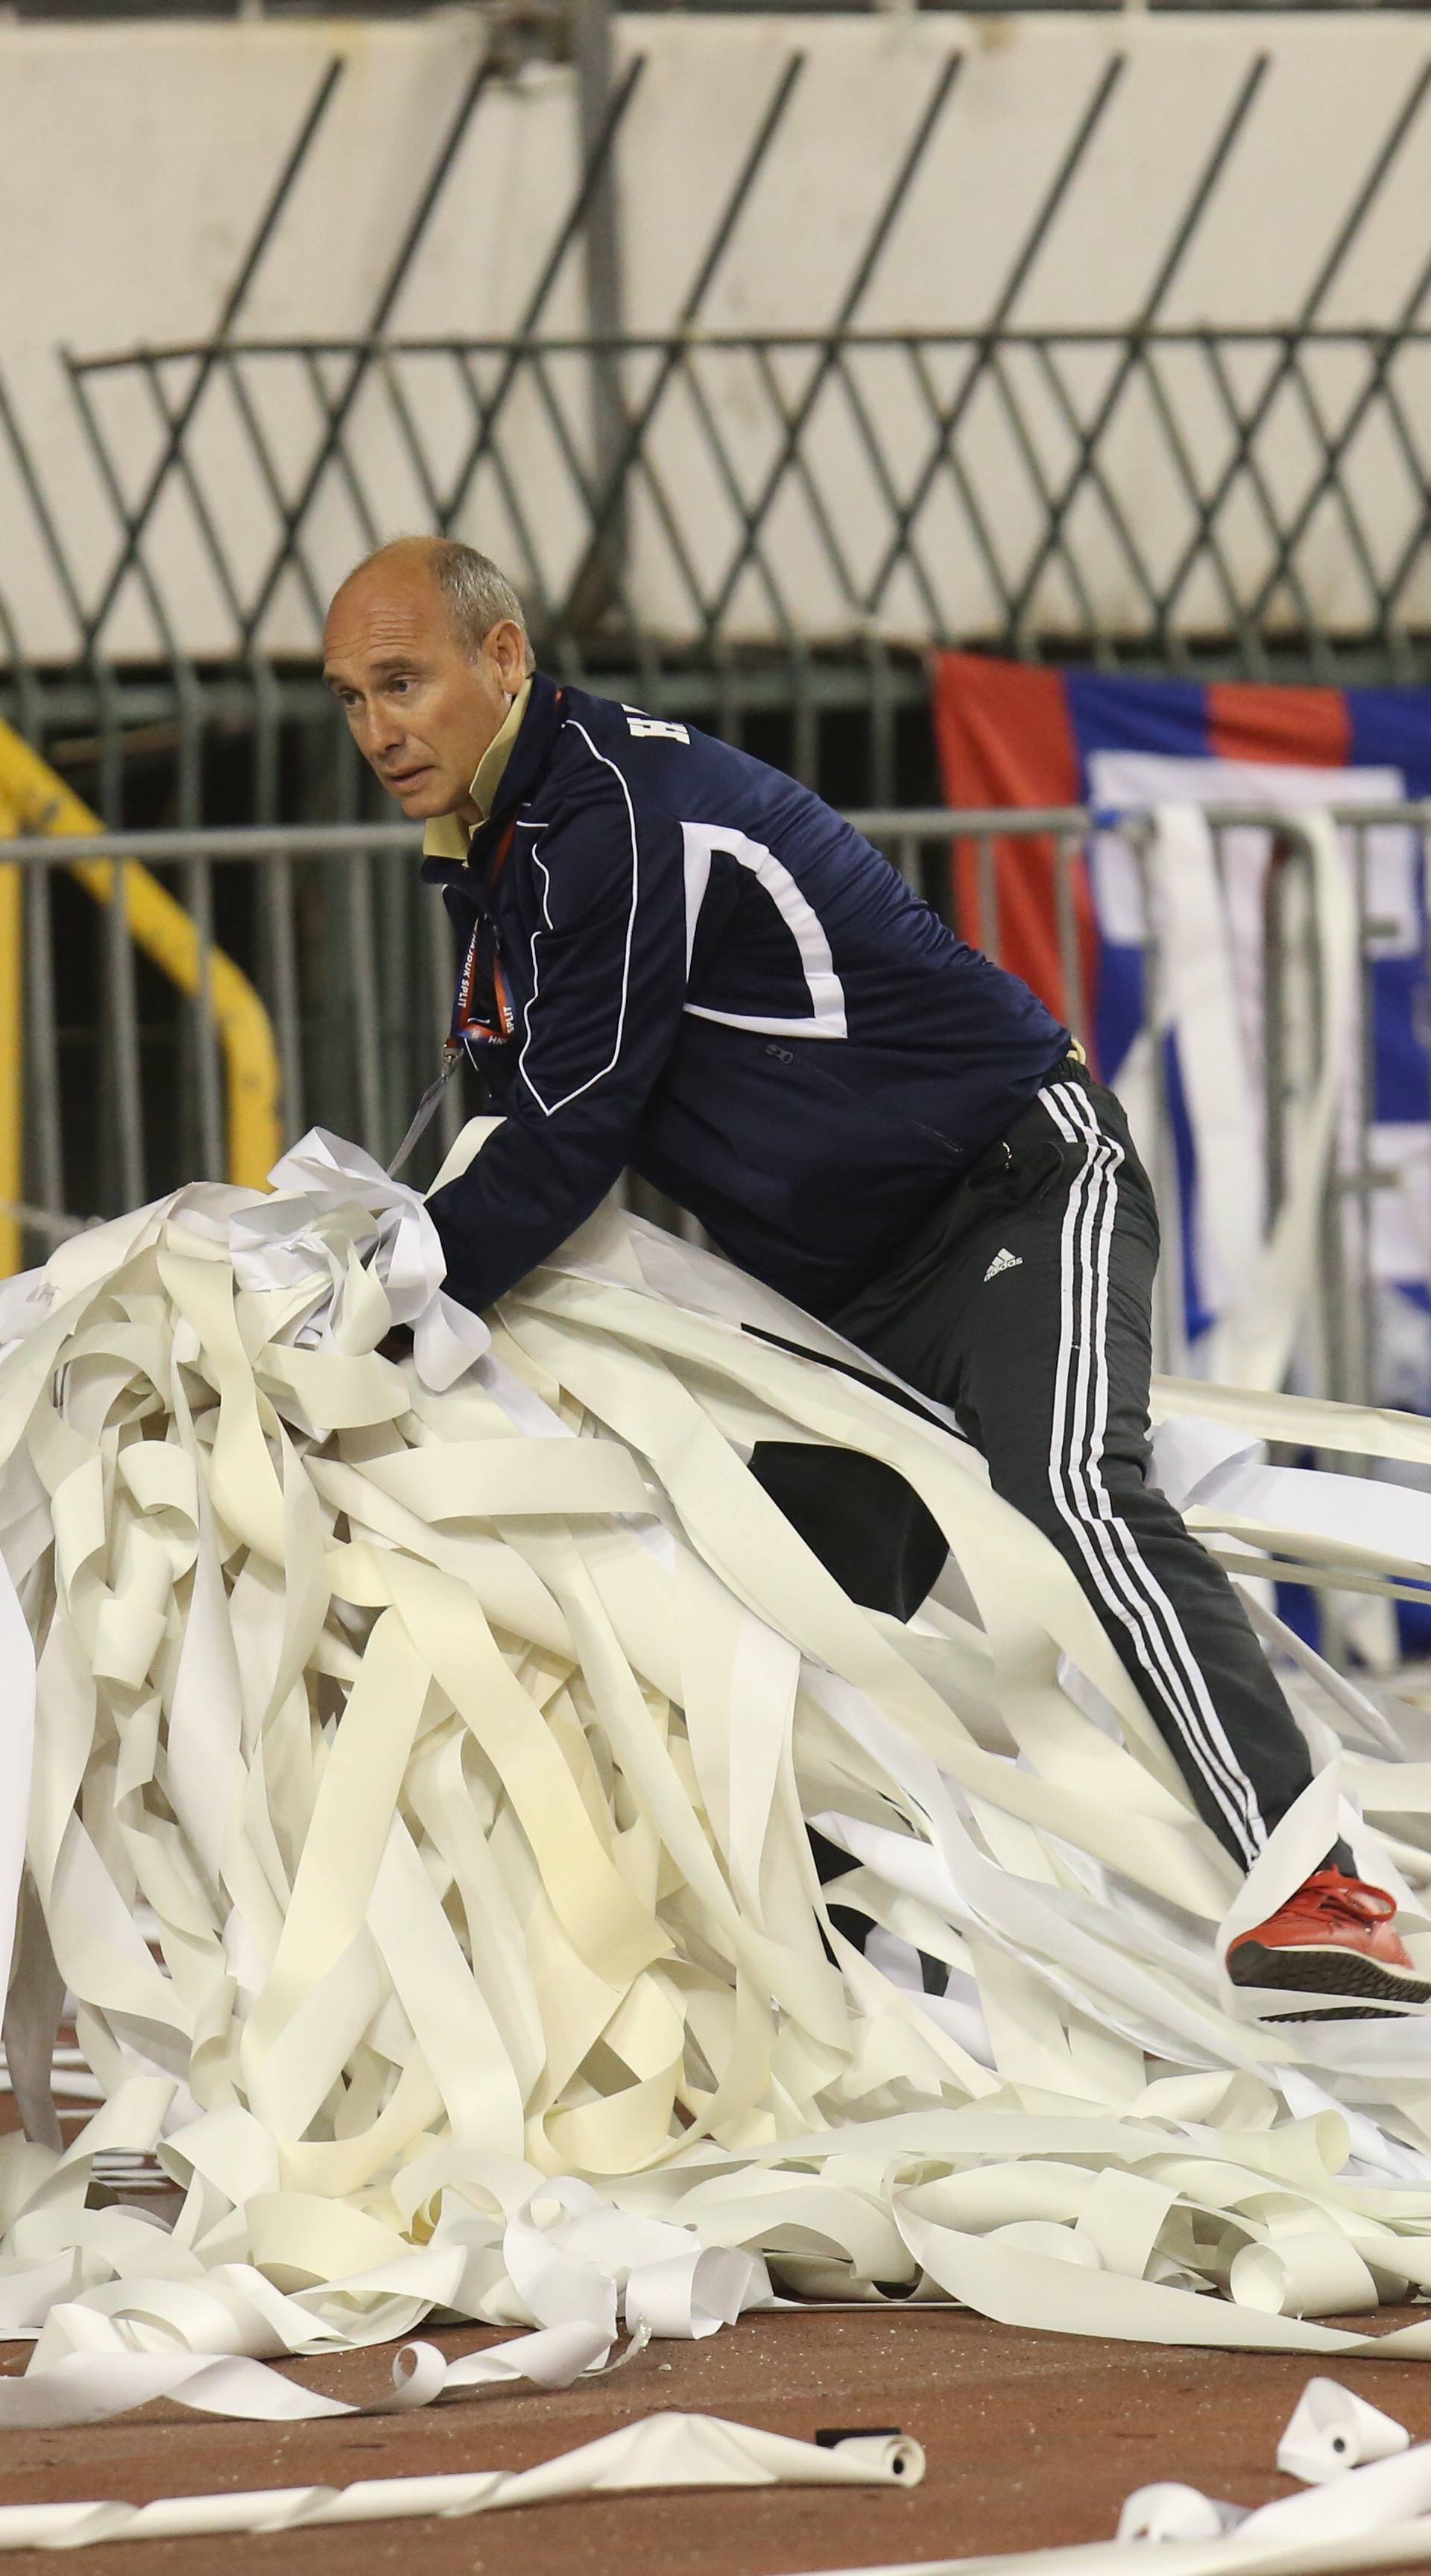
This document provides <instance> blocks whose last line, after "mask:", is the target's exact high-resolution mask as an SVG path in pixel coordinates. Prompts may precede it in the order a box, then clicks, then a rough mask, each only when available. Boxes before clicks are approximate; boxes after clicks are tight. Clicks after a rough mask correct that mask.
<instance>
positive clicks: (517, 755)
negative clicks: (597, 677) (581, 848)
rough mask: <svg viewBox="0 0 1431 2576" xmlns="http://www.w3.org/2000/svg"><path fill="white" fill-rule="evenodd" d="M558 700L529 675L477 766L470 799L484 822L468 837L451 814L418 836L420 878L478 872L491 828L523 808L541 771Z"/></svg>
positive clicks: (550, 684) (552, 687)
mask: <svg viewBox="0 0 1431 2576" xmlns="http://www.w3.org/2000/svg"><path fill="white" fill-rule="evenodd" d="M564 695H565V692H564V691H563V690H561V689H559V688H558V686H557V684H556V682H555V680H549V679H548V678H547V676H546V673H545V672H544V671H534V672H533V674H532V676H531V678H530V680H528V682H527V684H526V687H525V688H524V689H523V691H522V693H521V696H520V697H519V698H518V699H517V700H516V702H515V704H514V706H513V707H512V710H511V713H510V714H509V716H508V718H507V721H506V723H505V724H504V725H503V727H502V729H501V732H500V733H499V734H498V735H497V737H496V739H495V741H493V742H492V743H491V744H489V746H488V748H487V750H486V751H485V752H484V753H483V755H482V758H481V760H480V761H479V762H478V764H477V773H476V776H475V777H474V779H473V781H472V795H473V800H474V802H475V803H477V804H479V805H481V806H483V807H484V809H485V817H484V820H483V821H482V822H481V823H479V824H478V826H477V828H476V830H475V831H474V832H473V833H472V834H471V835H470V837H469V835H468V832H467V827H466V825H465V824H464V823H462V822H460V821H459V820H458V817H457V816H456V815H455V814H442V815H439V816H438V817H437V818H436V819H435V820H434V821H433V822H431V823H429V824H428V827H427V830H426V831H425V832H424V834H423V839H422V848H423V870H422V873H423V876H424V878H425V879H426V880H427V882H428V883H429V884H441V883H444V882H445V883H451V882H452V879H453V877H454V875H455V874H456V875H460V874H461V873H462V872H463V871H464V870H466V869H469V868H470V869H478V870H480V869H481V867H482V865H483V863H484V861H485V860H486V858H487V857H488V855H489V853H490V849H491V847H492V846H493V845H492V843H491V842H489V840H488V834H489V833H491V831H492V829H493V826H494V825H496V824H499V823H501V822H502V821H504V820H505V818H506V816H507V815H508V814H509V813H511V812H512V810H513V808H514V807H515V806H517V805H521V804H524V803H525V802H526V799H527V798H528V797H529V796H530V795H531V793H532V790H533V788H534V787H535V786H536V784H537V781H538V779H539V778H540V776H541V773H542V771H543V769H544V768H545V766H546V763H547V759H548V757H549V755H550V752H551V746H552V743H553V740H554V739H555V736H556V732H557V729H558V726H559V725H560V722H561V705H562V700H563V697H564ZM484 791H485V792H484ZM489 800H490V801H489Z"/></svg>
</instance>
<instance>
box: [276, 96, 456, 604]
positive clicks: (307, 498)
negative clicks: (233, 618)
mask: <svg viewBox="0 0 1431 2576" xmlns="http://www.w3.org/2000/svg"><path fill="white" fill-rule="evenodd" d="M496 68H497V66H496V62H495V60H494V58H493V56H492V54H491V53H490V52H489V51H488V50H487V49H486V47H485V45H484V49H483V54H482V59H481V61H480V62H479V63H478V64H477V66H476V68H475V70H474V71H473V72H472V74H471V76H470V77H469V79H468V82H467V85H466V87H465V89H464V90H463V92H462V96H461V98H460V99H459V100H458V103H457V109H456V113H455V114H454V116H453V118H452V121H451V123H450V125H449V126H448V129H447V132H446V133H445V135H444V136H443V138H442V142H441V144H440V145H439V147H438V151H437V155H436V158H435V160H434V161H433V164H432V167H431V169H430V171H429V172H428V176H427V183H426V185H425V187H424V188H423V191H422V194H421V196H420V197H419V199H418V202H417V205H416V206H415V208H414V209H413V213H412V215H411V217H410V219H409V222H408V225H407V229H406V231H405V232H404V234H403V237H402V240H401V241H400V242H399V244H398V247H397V251H396V253H395V254H394V257H393V260H392V263H391V265H390V267H389V269H388V273H387V276H386V277H385V278H384V280H383V283H382V285H381V287H380V288H379V290H378V298H377V302H376V304H375V305H374V306H373V309H372V312H371V314H370V316H369V318H368V328H367V334H366V336H367V338H368V339H369V340H375V339H377V338H378V337H379V336H380V334H381V333H382V331H383V330H384V328H385V327H386V324H387V321H388V318H389V316H390V314H391V313H392V310H393V307H394V306H395V304H396V303H397V300H398V297H399V296H400V294H401V293H402V290H403V287H404V285H405V284H406V282H407V276H408V272H409V270H410V269H411V267H412V263H413V261H414V259H415V258H416V256H417V253H418V251H419V249H420V247H421V245H422V240H423V236H424V235H425V233H426V231H427V228H428V225H429V224H430V223H431V221H432V217H433V215H434V213H435V212H436V209H437V203H438V200H439V198H440V197H441V195H442V192H443V190H444V188H445V187H446V185H447V181H448V178H449V176H450V174H451V171H452V166H453V163H454V162H455V160H456V158H457V155H458V152H459V151H460V149H461V146H462V143H463V140H464V138H465V136H466V133H467V129H468V126H469V125H470V124H471V121H472V117H473V114H474V112H475V110H476V107H477V103H478V101H479V99H480V98H481V96H482V93H483V91H484V90H485V89H486V88H487V87H488V85H489V83H490V82H491V81H492V79H493V78H494V77H495V74H496ZM364 372H365V361H364V359H363V357H362V356H359V357H357V358H355V359H354V361H353V364H352V367H351V369H350V371H349V375H348V380H347V383H346V385H345V387H344V389H343V392H342V393H341V394H340V396H339V398H338V400H337V402H336V403H335V404H334V406H333V409H332V412H331V413H330V415H329V420H328V426H327V428H326V429H325V431H324V434H323V438H322V440H321V442H320V444H319V448H318V453H317V455H316V456H315V457H314V459H313V461H312V463H311V464H310V466H309V468H308V471H307V473H306V475H305V476H304V479H303V482H302V485H301V487H300V489H299V493H298V498H297V500H296V501H295V502H294V503H293V504H292V506H291V507H290V508H289V509H287V510H285V512H284V514H283V532H282V535H281V537H280V540H279V544H278V546H277V548H276V550H275V552H274V554H273V555H272V556H271V558H270V560H269V563H268V565H267V567H266V569H265V571H264V575H263V578H262V580H261V582H260V584H259V587H258V593H257V597H256V598H255V600H254V603H253V606H252V608H251V609H250V611H249V615H248V618H247V619H246V621H245V626H244V642H245V644H248V645H251V644H252V643H253V640H254V638H255V636H256V634H257V632H258V629H259V627H260V625H261V623H262V621H263V617H264V613H265V611H266V610H267V607H268V603H269V601H270V600H271V599H272V597H273V594H274V591H275V590H276V588H277V586H278V583H279V580H280V579H281V577H282V573H283V569H284V565H285V563H286V562H287V560H288V553H289V549H290V547H291V545H292V543H293V540H294V538H295V536H296V534H297V531H298V529H299V528H300V527H301V526H302V523H303V520H304V517H305V515H306V513H307V511H308V508H309V506H310V504H311V502H312V500H313V497H314V495H315V493H316V492H317V490H318V488H319V486H320V484H321V483H322V480H323V477H324V475H325V473H326V472H327V470H328V466H329V463H330V462H331V460H332V457H333V455H334V452H335V450H336V448H337V446H338V444H339V441H340V439H341V437H342V434H343V425H344V423H345V421H346V420H347V417H348V414H349V412H350V411H351V410H352V407H353V404H354V401H355V400H356V398H357V393H358V388H359V386H360V385H361V383H362V380H363V375H364Z"/></svg>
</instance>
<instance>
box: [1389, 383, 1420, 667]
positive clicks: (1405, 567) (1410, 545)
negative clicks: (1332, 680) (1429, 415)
mask: <svg viewBox="0 0 1431 2576" xmlns="http://www.w3.org/2000/svg"><path fill="white" fill-rule="evenodd" d="M1382 408H1383V410H1384V411H1385V413H1386V417H1387V419H1388V420H1389V422H1390V423H1391V427H1392V430H1393V433H1394V435H1395V438H1396V443H1397V445H1398V447H1399V448H1400V450H1401V454H1402V460H1403V462H1404V464H1405V466H1406V471H1407V473H1408V474H1409V475H1410V477H1411V481H1412V485H1413V488H1414V489H1415V492H1416V494H1417V497H1418V499H1419V501H1420V504H1421V515H1420V517H1419V519H1418V520H1417V521H1416V522H1415V523H1414V524H1413V526H1412V529H1411V533H1410V535H1409V536H1408V537H1407V540H1406V543H1405V545H1404V546H1403V548H1402V551H1401V553H1400V554H1399V555H1398V557H1397V559H1396V562H1395V564H1394V565H1393V566H1392V569H1391V572H1390V574H1389V575H1388V577H1387V580H1386V582H1385V584H1384V586H1383V596H1382V603H1381V619H1382V629H1383V632H1386V631H1388V629H1389V621H1390V619H1391V616H1392V613H1393V611H1394V610H1395V608H1396V605H1397V602H1398V600H1399V599H1400V597H1401V593H1402V591H1403V590H1404V588H1405V586H1406V584H1407V582H1408V581H1409V580H1410V578H1411V575H1412V572H1413V571H1414V569H1415V565H1416V558H1417V556H1418V555H1419V554H1420V552H1421V550H1422V547H1423V546H1424V545H1425V544H1426V541H1427V538H1428V536H1431V476H1428V473H1427V469H1426V466H1425V464H1424V463H1423V461H1422V457H1421V451H1420V449H1419V448H1418V446H1417V444H1416V440H1415V437H1414V435H1413V432H1412V429H1411V424H1410V422H1409V421H1408V420H1407V417H1406V414H1405V412H1404V410H1403V409H1402V405H1401V398H1400V396H1399V395H1398V393H1397V391H1396V387H1395V384H1394V382H1393V380H1392V378H1391V376H1390V375H1388V376H1387V378H1386V380H1385V382H1384V384H1383V386H1382Z"/></svg>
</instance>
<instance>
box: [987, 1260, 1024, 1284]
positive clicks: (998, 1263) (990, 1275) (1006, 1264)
mask: <svg viewBox="0 0 1431 2576" xmlns="http://www.w3.org/2000/svg"><path fill="white" fill-rule="evenodd" d="M1023 1266H1024V1259H1023V1254H1022V1253H1021V1252H1009V1251H1003V1252H996V1253H995V1255H994V1258H993V1260H992V1261H991V1262H990V1264H989V1267H988V1269H987V1270H986V1271H985V1273H984V1284H985V1286H986V1287H987V1285H988V1283H989V1281H990V1280H991V1279H997V1278H998V1275H999V1272H1000V1271H1001V1270H1022V1268H1023Z"/></svg>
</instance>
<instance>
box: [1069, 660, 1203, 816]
mask: <svg viewBox="0 0 1431 2576" xmlns="http://www.w3.org/2000/svg"><path fill="white" fill-rule="evenodd" d="M1063 685H1064V689H1065V692H1066V694H1067V698H1068V712H1069V715H1070V717H1071V719H1072V723H1073V733H1074V740H1075V741H1076V742H1077V745H1078V757H1079V760H1080V762H1081V764H1082V768H1083V777H1084V786H1085V789H1086V787H1087V782H1088V763H1089V761H1090V759H1091V758H1092V755H1093V753H1094V752H1095V751H1161V752H1165V753H1168V754H1171V755H1172V756H1173V757H1175V758H1177V759H1181V760H1206V759H1207V758H1208V732H1207V695H1206V692H1205V690H1203V689H1202V688H1200V687H1199V686H1198V684H1197V683H1196V682H1195V681H1192V680H1121V679H1115V678H1112V677H1110V675H1109V674H1108V673H1107V672H1105V671H1067V672H1065V674H1064V681H1063Z"/></svg>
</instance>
